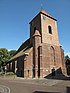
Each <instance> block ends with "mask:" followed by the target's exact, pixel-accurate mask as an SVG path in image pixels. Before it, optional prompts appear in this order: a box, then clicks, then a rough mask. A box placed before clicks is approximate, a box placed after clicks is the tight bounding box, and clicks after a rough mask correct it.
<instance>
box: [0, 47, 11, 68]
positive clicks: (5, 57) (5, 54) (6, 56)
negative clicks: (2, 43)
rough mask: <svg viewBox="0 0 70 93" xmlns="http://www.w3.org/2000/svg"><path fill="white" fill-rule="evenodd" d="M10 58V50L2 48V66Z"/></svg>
mask: <svg viewBox="0 0 70 93" xmlns="http://www.w3.org/2000/svg"><path fill="white" fill-rule="evenodd" d="M9 59H10V55H9V52H8V50H7V49H6V48H0V67H1V66H3V65H4V64H5V63H6V62H8V61H9Z"/></svg>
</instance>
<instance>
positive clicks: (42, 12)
mask: <svg viewBox="0 0 70 93" xmlns="http://www.w3.org/2000/svg"><path fill="white" fill-rule="evenodd" d="M40 14H43V15H45V16H47V17H49V18H51V19H53V20H55V21H57V20H56V19H55V18H54V17H52V16H51V15H50V14H48V13H47V12H46V11H45V10H41V11H40V12H39V13H38V14H37V15H36V16H35V17H34V18H33V19H32V20H31V22H32V21H33V20H34V19H35V18H36V17H37V16H38V15H40ZM31 22H30V23H31ZM30 23H29V24H30Z"/></svg>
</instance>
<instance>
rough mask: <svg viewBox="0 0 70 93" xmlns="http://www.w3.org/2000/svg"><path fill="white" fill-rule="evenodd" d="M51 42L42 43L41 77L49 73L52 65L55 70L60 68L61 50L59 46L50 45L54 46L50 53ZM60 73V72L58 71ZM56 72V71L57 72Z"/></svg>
mask: <svg viewBox="0 0 70 93" xmlns="http://www.w3.org/2000/svg"><path fill="white" fill-rule="evenodd" d="M51 46H52V45H51V44H46V43H45V44H44V43H43V44H42V68H43V77H45V76H47V75H49V74H51V73H52V72H51V70H52V69H53V67H54V68H55V70H57V69H59V68H62V59H61V50H60V47H59V46H52V47H53V48H54V53H55V54H53V55H52V54H51V50H50V48H51ZM59 73H60V72H59ZM57 74H58V73H57Z"/></svg>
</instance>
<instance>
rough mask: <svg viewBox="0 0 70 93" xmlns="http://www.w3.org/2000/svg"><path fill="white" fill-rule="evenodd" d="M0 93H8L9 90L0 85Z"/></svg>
mask: <svg viewBox="0 0 70 93" xmlns="http://www.w3.org/2000/svg"><path fill="white" fill-rule="evenodd" d="M0 93H10V88H8V87H7V86H3V85H0Z"/></svg>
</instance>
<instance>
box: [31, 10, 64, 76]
mask: <svg viewBox="0 0 70 93" xmlns="http://www.w3.org/2000/svg"><path fill="white" fill-rule="evenodd" d="M30 42H31V44H32V46H33V72H32V73H33V77H35V78H37V77H40V78H42V77H46V76H47V75H49V74H53V75H57V74H61V73H62V70H63V61H64V52H63V49H62V48H61V47H60V43H59V39H58V30H57V20H56V19H55V18H53V17H52V16H50V15H49V14H48V13H46V12H45V11H44V10H41V11H40V13H39V14H38V15H37V16H36V17H34V18H33V20H32V21H31V22H30ZM59 69H60V70H59Z"/></svg>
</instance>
